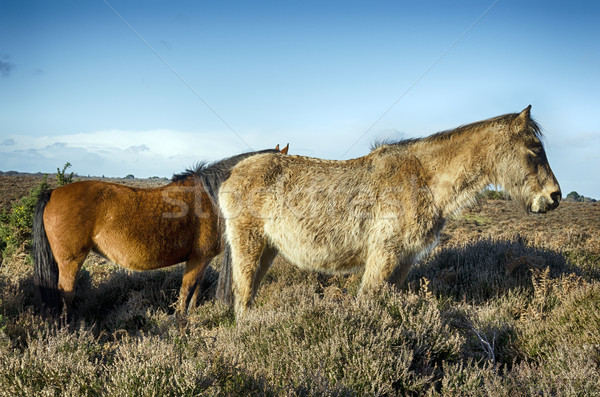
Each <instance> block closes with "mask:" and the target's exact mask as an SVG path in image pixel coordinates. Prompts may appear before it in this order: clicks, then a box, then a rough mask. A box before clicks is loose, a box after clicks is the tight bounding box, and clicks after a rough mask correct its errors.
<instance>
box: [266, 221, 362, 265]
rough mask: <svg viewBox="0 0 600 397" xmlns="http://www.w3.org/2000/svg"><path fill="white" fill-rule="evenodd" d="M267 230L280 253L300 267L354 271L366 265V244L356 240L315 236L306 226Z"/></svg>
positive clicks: (270, 239) (271, 241)
mask: <svg viewBox="0 0 600 397" xmlns="http://www.w3.org/2000/svg"><path fill="white" fill-rule="evenodd" d="M269 232H270V233H269ZM267 233H268V235H269V241H270V243H271V244H272V245H273V246H275V248H277V250H278V251H279V253H281V254H282V255H283V256H284V257H285V258H286V259H287V260H288V261H290V262H291V263H293V264H294V265H296V266H298V267H299V268H302V269H307V270H316V271H320V272H326V273H351V272H355V271H357V270H359V269H361V268H362V267H364V263H365V260H364V258H365V256H364V254H363V249H362V246H361V245H360V244H358V243H357V244H353V243H354V241H348V240H346V241H343V242H342V241H340V239H336V238H332V239H322V240H320V239H315V236H314V235H313V234H311V233H307V232H306V230H291V229H287V233H275V231H274V230H273V229H271V230H269V231H268V232H267ZM329 237H331V234H330V235H329Z"/></svg>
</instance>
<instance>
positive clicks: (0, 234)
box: [0, 176, 50, 257]
mask: <svg viewBox="0 0 600 397" xmlns="http://www.w3.org/2000/svg"><path fill="white" fill-rule="evenodd" d="M49 188H50V186H49V185H48V181H47V176H44V178H43V180H42V182H41V183H40V184H39V185H38V186H36V187H35V188H33V189H31V190H30V191H29V193H28V194H27V196H25V197H22V198H21V199H20V200H17V201H15V202H14V203H13V205H12V207H11V209H10V210H9V211H3V213H2V214H1V215H0V239H1V243H0V250H1V255H2V257H6V256H8V255H9V254H11V253H14V252H15V251H16V250H17V249H19V248H21V247H23V248H29V245H30V242H31V228H32V227H33V215H34V211H35V205H36V203H37V201H38V198H39V196H40V194H41V193H42V192H43V191H44V190H47V189H49Z"/></svg>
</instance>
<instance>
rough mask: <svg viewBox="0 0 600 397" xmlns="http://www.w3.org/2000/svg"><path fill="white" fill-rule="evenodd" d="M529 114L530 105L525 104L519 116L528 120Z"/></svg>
mask: <svg viewBox="0 0 600 397" xmlns="http://www.w3.org/2000/svg"><path fill="white" fill-rule="evenodd" d="M530 114H531V105H529V106H527V107H526V108H525V109H523V111H522V112H521V113H520V114H519V117H520V118H522V119H524V120H528V119H529V117H530Z"/></svg>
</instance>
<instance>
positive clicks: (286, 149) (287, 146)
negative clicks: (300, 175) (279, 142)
mask: <svg viewBox="0 0 600 397" xmlns="http://www.w3.org/2000/svg"><path fill="white" fill-rule="evenodd" d="M289 148H290V144H289V143H288V144H287V145H285V147H284V148H283V149H281V153H282V154H288V149H289Z"/></svg>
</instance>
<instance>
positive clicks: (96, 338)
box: [0, 180, 600, 397]
mask: <svg viewBox="0 0 600 397" xmlns="http://www.w3.org/2000/svg"><path fill="white" fill-rule="evenodd" d="M0 183H2V184H3V185H4V183H5V182H3V181H1V180H0ZM17 184H18V183H17ZM25 190H26V189H25ZM11 192H12V191H3V195H5V196H6V197H4V198H3V200H5V201H6V202H10V201H11V200H12V199H13V198H11V197H9V196H10V195H11V194H12V195H17V193H11ZM599 231H600V203H594V204H588V203H563V204H561V206H560V207H559V208H558V209H557V210H556V211H554V212H552V213H549V214H547V215H544V216H533V215H526V214H523V213H522V212H521V210H520V209H519V208H516V207H515V206H514V205H513V204H512V203H511V202H508V201H485V202H482V203H481V205H480V206H479V207H476V208H473V209H471V210H469V211H466V212H464V213H463V214H462V215H461V216H459V217H457V218H456V219H453V220H451V221H450V222H449V223H448V225H447V228H446V229H445V232H444V234H443V236H442V239H441V242H440V245H439V246H438V247H437V248H436V249H435V250H434V251H433V252H432V253H431V254H430V255H429V256H428V257H427V258H424V259H423V260H422V261H421V263H419V264H418V265H417V266H416V267H414V268H413V270H412V271H411V274H410V276H409V280H408V285H407V288H406V289H405V290H403V291H395V290H391V289H389V288H382V289H381V290H380V291H378V293H376V294H373V295H372V296H369V297H364V298H362V299H356V297H355V296H356V292H357V288H358V285H359V281H360V274H356V275H349V276H324V275H319V274H316V273H309V272H304V271H300V270H298V269H296V268H295V267H293V266H292V265H290V264H289V263H287V262H286V261H285V260H283V259H282V258H280V257H279V258H277V260H276V262H275V264H274V266H273V268H272V269H271V271H270V272H269V273H268V274H267V276H266V277H265V281H264V282H263V285H262V287H261V289H260V291H259V293H258V296H257V299H256V305H255V307H254V308H253V309H252V310H251V313H250V315H249V316H248V318H247V319H245V320H244V321H242V322H240V323H237V324H236V322H235V320H234V317H233V313H232V310H231V309H230V308H229V307H227V306H225V305H223V304H220V303H219V302H215V301H214V300H212V299H211V298H210V296H208V297H207V298H206V300H205V301H204V302H203V304H202V305H201V306H200V307H199V308H198V309H196V310H195V311H194V312H193V313H191V314H190V315H189V316H188V317H187V318H179V317H178V316H175V315H174V304H175V303H176V299H177V294H178V289H179V285H180V283H181V275H182V268H181V266H177V267H173V268H170V269H167V270H161V271H153V272H145V273H135V272H129V271H126V270H124V269H122V268H120V267H118V266H116V265H114V264H111V263H109V262H107V261H106V260H104V259H102V258H100V257H98V256H90V258H88V260H87V262H86V264H85V266H84V269H83V271H82V273H81V277H80V280H79V282H78V290H77V298H76V302H75V305H76V314H77V318H78V320H76V321H73V322H71V323H70V324H68V325H65V324H63V323H61V321H56V322H54V321H48V320H45V319H43V318H41V317H40V316H38V315H37V314H35V312H34V310H33V302H34V289H33V281H32V271H31V259H30V257H29V256H28V255H27V254H26V253H25V252H24V251H20V252H17V253H16V254H14V255H13V256H11V257H10V258H5V259H4V261H3V263H2V266H1V267H0V394H1V395H117V396H120V395H124V396H151V395H173V396H175V395H176V396H179V395H250V394H254V395H444V396H445V395H491V396H511V397H513V396H520V395H561V396H562V395H599V394H600V373H599V372H600V371H599V369H600V281H599V280H600V233H599ZM214 262H215V263H214V264H213V265H214V267H215V269H214V270H212V269H211V271H210V272H209V274H208V277H209V280H212V281H214V280H215V279H216V274H217V273H216V272H217V271H218V265H219V258H217V259H216V260H215V261H214ZM209 295H210V292H209Z"/></svg>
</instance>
